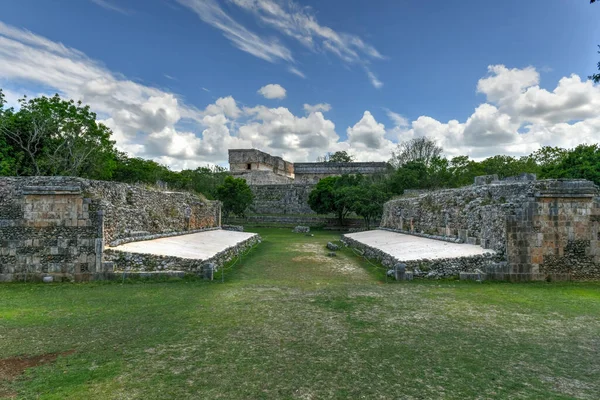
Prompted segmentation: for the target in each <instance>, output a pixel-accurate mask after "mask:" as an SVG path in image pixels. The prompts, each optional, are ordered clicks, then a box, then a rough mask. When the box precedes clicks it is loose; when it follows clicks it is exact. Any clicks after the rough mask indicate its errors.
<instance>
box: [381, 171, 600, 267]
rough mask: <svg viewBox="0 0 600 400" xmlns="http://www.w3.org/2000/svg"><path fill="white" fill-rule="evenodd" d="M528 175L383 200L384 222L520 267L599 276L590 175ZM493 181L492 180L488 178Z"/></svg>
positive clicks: (598, 228) (597, 216)
mask: <svg viewBox="0 0 600 400" xmlns="http://www.w3.org/2000/svg"><path fill="white" fill-rule="evenodd" d="M533 179H534V177H532V176H531V175H523V176H521V177H517V178H511V179H508V180H504V181H499V180H498V179H497V178H495V177H484V178H483V179H477V180H476V185H473V186H469V187H464V188H459V189H447V190H439V191H435V192H430V193H426V194H422V195H420V196H418V197H412V198H399V199H395V200H392V201H390V202H388V203H386V204H385V206H384V213H383V218H382V222H381V226H382V227H384V228H391V229H395V230H399V231H402V232H409V233H420V234H428V235H439V236H444V237H448V238H452V239H458V240H460V241H462V242H466V243H470V244H479V245H481V246H482V247H483V248H487V249H493V250H495V251H496V252H497V253H498V254H499V255H501V256H503V257H504V259H506V260H507V261H508V262H509V265H510V268H511V272H512V273H515V274H538V273H539V274H544V273H549V274H550V273H553V274H570V275H572V276H573V278H575V279H591V278H595V279H597V278H600V268H599V266H600V246H599V243H600V242H599V239H600V237H599V235H600V222H599V221H600V199H599V198H598V197H597V196H598V188H597V187H596V186H595V185H594V184H593V183H592V182H589V181H585V180H541V181H536V180H533ZM488 182H489V183H488Z"/></svg>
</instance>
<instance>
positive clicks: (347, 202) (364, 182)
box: [308, 174, 389, 228]
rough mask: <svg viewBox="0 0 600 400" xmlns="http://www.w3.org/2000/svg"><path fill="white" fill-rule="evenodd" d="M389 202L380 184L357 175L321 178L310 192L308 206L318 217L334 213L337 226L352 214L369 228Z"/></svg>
mask: <svg viewBox="0 0 600 400" xmlns="http://www.w3.org/2000/svg"><path fill="white" fill-rule="evenodd" d="M388 199H389V195H388V193H387V191H386V190H385V188H384V186H383V185H381V184H378V183H375V182H373V181H372V180H371V179H370V178H367V177H365V176H363V175H360V174H357V175H342V176H330V177H327V178H323V179H321V180H320V181H319V182H318V183H317V185H316V186H315V187H314V189H313V190H312V191H311V192H310V195H309V198H308V204H309V206H310V208H311V209H312V210H313V211H315V212H316V213H318V214H335V215H336V216H337V218H338V220H339V222H340V225H343V223H344V219H345V218H346V217H347V216H348V215H349V214H350V213H355V214H356V215H358V216H361V217H363V218H364V220H365V224H366V226H367V228H369V227H370V225H371V222H372V221H373V220H374V219H376V218H377V217H379V216H381V213H382V211H383V203H385V202H386V201H387V200H388Z"/></svg>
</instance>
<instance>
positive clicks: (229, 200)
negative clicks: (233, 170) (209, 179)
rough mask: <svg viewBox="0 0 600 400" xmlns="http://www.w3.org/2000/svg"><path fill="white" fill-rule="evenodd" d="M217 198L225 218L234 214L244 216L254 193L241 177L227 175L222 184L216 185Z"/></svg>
mask: <svg viewBox="0 0 600 400" xmlns="http://www.w3.org/2000/svg"><path fill="white" fill-rule="evenodd" d="M216 194H217V196H216V197H217V199H219V200H221V202H222V203H223V214H225V218H228V217H229V215H231V214H235V215H237V216H238V217H244V216H245V215H246V210H247V209H248V207H249V206H250V204H252V200H253V199H254V195H253V194H252V191H251V190H250V187H249V186H248V184H247V183H246V181H245V180H244V179H242V178H234V177H233V176H227V177H226V178H225V180H224V182H223V184H222V185H220V186H218V187H217V190H216Z"/></svg>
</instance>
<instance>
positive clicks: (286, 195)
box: [250, 184, 315, 214]
mask: <svg viewBox="0 0 600 400" xmlns="http://www.w3.org/2000/svg"><path fill="white" fill-rule="evenodd" d="M313 187H314V185H304V184H292V185H250V189H251V190H252V193H253V194H254V202H253V203H252V205H251V206H250V211H251V212H253V213H255V214H315V212H314V211H313V210H311V209H310V207H309V205H308V196H309V195H310V192H311V190H312V189H313Z"/></svg>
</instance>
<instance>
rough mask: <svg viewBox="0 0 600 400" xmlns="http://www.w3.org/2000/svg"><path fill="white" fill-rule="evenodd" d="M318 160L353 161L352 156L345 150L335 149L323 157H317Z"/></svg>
mask: <svg viewBox="0 0 600 400" xmlns="http://www.w3.org/2000/svg"><path fill="white" fill-rule="evenodd" d="M317 161H318V162H353V161H354V156H353V155H352V154H349V153H348V152H347V151H346V150H342V151H336V152H335V153H327V154H325V155H324V156H323V157H319V158H318V159H317Z"/></svg>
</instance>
